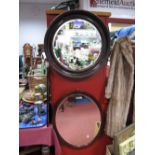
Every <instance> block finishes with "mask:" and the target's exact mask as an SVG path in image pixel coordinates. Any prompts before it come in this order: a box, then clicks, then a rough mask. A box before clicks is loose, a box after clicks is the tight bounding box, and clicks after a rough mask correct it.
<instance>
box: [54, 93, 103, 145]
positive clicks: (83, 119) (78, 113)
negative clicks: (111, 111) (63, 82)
mask: <svg viewBox="0 0 155 155" xmlns="http://www.w3.org/2000/svg"><path fill="white" fill-rule="evenodd" d="M55 122H56V128H57V130H58V132H59V134H60V136H61V137H62V138H63V139H64V140H65V141H66V142H67V143H69V144H71V145H73V146H75V147H83V146H87V145H88V144H90V143H91V142H92V141H93V140H94V138H95V137H96V136H97V134H98V133H99V131H100V127H101V113H100V110H99V108H98V106H97V104H96V103H95V102H94V100H93V99H91V98H90V97H88V96H86V95H83V94H72V95H69V96H67V97H66V98H65V99H63V100H62V101H61V103H60V104H59V106H58V108H57V111H56V120H55Z"/></svg>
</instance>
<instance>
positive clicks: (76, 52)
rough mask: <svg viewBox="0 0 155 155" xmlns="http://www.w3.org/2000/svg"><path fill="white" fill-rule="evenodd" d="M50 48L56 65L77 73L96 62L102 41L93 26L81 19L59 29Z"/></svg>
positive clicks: (68, 22) (70, 21)
mask: <svg viewBox="0 0 155 155" xmlns="http://www.w3.org/2000/svg"><path fill="white" fill-rule="evenodd" d="M52 46H53V51H52V52H54V56H55V58H56V60H57V61H58V63H59V64H60V65H61V66H63V67H64V68H66V69H68V70H71V71H77V72H78V71H83V70H86V69H88V68H90V67H91V66H93V65H94V64H95V63H96V62H97V60H98V58H99V56H100V53H101V48H102V40H101V35H100V33H99V31H98V30H97V29H96V27H95V26H94V25H93V24H91V23H90V22H88V21H86V20H83V19H74V20H69V21H67V22H65V23H64V24H62V25H61V26H60V27H59V29H58V30H57V31H56V33H55V35H54V39H53V43H52Z"/></svg>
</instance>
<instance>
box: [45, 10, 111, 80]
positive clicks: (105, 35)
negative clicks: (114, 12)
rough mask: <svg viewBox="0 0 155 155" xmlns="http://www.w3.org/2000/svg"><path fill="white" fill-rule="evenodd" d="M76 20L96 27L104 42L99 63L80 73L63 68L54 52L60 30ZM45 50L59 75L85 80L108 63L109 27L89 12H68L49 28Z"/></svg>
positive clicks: (56, 19) (57, 18)
mask: <svg viewBox="0 0 155 155" xmlns="http://www.w3.org/2000/svg"><path fill="white" fill-rule="evenodd" d="M74 19H81V20H85V21H87V22H89V23H91V24H92V25H94V26H95V28H96V29H97V30H98V32H99V34H100V36H101V40H102V47H101V54H100V56H99V58H98V59H97V61H96V62H95V64H94V65H92V66H91V67H89V68H88V69H85V70H82V71H78V72H77V71H74V70H69V69H67V68H66V67H63V66H62V65H61V64H60V63H59V62H58V61H57V60H56V57H55V55H54V54H53V52H52V51H53V46H52V44H53V39H54V36H55V33H56V32H57V30H58V28H59V27H60V26H61V25H62V24H64V23H65V22H67V21H69V20H74ZM44 48H45V53H46V56H47V58H48V60H49V62H50V63H51V65H52V67H53V68H54V69H55V70H56V71H57V72H58V73H60V74H61V75H63V76H66V77H69V78H73V79H81V78H85V77H88V76H90V75H92V74H94V73H95V72H96V71H97V70H98V69H99V68H100V67H101V66H102V65H104V64H106V63H107V60H108V57H109V55H110V50H109V49H110V37H109V31H108V29H107V27H106V26H105V25H104V23H103V22H102V21H101V20H100V19H99V17H97V16H96V15H94V14H92V13H90V12H88V11H83V10H73V11H68V12H65V13H63V14H61V15H59V16H58V17H56V18H55V20H54V21H53V22H52V23H51V24H50V26H49V27H48V30H47V32H46V35H45V38H44Z"/></svg>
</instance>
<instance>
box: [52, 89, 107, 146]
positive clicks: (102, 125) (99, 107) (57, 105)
mask: <svg viewBox="0 0 155 155" xmlns="http://www.w3.org/2000/svg"><path fill="white" fill-rule="evenodd" d="M73 94H84V95H86V96H88V97H89V98H91V99H92V100H93V101H94V103H96V105H97V107H98V109H99V112H100V115H101V127H100V129H99V132H98V133H97V135H96V136H95V138H94V139H93V140H92V141H91V142H90V143H88V144H87V145H83V146H80V147H78V146H75V145H72V144H70V143H68V142H67V141H65V140H64V139H63V138H62V136H61V135H60V134H59V131H58V129H57V127H56V121H55V118H56V112H57V109H58V108H59V105H60V104H61V102H62V101H63V100H64V99H65V98H66V97H67V96H69V95H73ZM105 121H106V114H105V113H103V110H102V107H101V105H100V104H99V102H98V101H97V100H96V99H95V98H94V97H93V96H92V95H90V94H89V93H87V92H84V91H81V90H78V91H72V92H70V93H67V94H65V95H64V96H63V97H62V98H60V99H59V100H58V102H57V103H56V104H55V106H54V113H53V120H52V122H53V127H54V129H55V131H56V134H57V136H58V138H59V140H60V142H62V143H63V144H64V145H67V146H69V147H71V148H73V149H83V148H86V147H88V146H90V145H92V144H93V143H94V142H95V141H96V139H98V138H99V137H100V136H101V135H102V134H103V133H104V127H105V123H103V122H105Z"/></svg>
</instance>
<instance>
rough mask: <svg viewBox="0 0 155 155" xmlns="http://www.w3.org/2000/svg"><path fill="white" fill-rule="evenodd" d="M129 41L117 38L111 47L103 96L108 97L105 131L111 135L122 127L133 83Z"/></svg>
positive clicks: (124, 124)
mask: <svg viewBox="0 0 155 155" xmlns="http://www.w3.org/2000/svg"><path fill="white" fill-rule="evenodd" d="M132 55H133V50H132V46H131V41H130V40H129V38H128V37H122V38H119V39H118V40H117V41H116V42H115V45H114V47H113V50H112V55H111V60H110V70H109V76H108V83H107V86H106V90H105V97H106V98H107V99H109V105H108V110H107V120H106V133H107V135H109V136H111V137H113V136H114V134H115V133H116V132H118V131H120V130H122V129H123V128H124V127H126V121H127V116H128V111H129V107H130V100H131V97H132V90H133V85H134V61H133V56H132Z"/></svg>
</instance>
